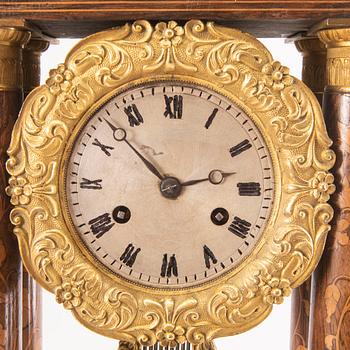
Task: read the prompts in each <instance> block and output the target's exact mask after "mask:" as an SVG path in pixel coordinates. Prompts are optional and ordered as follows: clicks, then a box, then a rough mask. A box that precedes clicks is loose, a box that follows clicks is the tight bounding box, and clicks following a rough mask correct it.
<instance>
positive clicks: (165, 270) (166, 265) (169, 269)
mask: <svg viewBox="0 0 350 350" xmlns="http://www.w3.org/2000/svg"><path fill="white" fill-rule="evenodd" d="M160 275H161V276H162V277H165V276H167V277H171V275H174V276H175V277H177V276H178V271H177V262H176V258H175V254H173V255H172V256H171V257H170V259H169V261H168V254H164V256H163V263H162V268H161V271H160Z"/></svg>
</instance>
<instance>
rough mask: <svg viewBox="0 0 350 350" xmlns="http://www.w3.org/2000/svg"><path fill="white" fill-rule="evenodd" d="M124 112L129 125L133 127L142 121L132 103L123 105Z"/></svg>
mask: <svg viewBox="0 0 350 350" xmlns="http://www.w3.org/2000/svg"><path fill="white" fill-rule="evenodd" d="M124 112H125V114H126V115H127V117H128V120H129V124H130V126H132V127H134V126H138V125H140V124H142V123H143V118H142V115H141V113H140V112H139V110H138V109H137V107H136V105H135V104H134V103H133V104H132V105H131V106H128V107H125V108H124Z"/></svg>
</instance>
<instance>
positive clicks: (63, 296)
mask: <svg viewBox="0 0 350 350" xmlns="http://www.w3.org/2000/svg"><path fill="white" fill-rule="evenodd" d="M84 291H85V290H84V281H78V282H76V281H71V282H65V283H63V284H62V286H61V287H58V288H57V289H56V301H57V302H58V303H59V304H63V306H64V307H65V308H66V309H68V310H70V309H73V308H75V307H78V306H80V305H81V303H82V295H83V293H84Z"/></svg>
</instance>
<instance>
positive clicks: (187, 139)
mask: <svg viewBox="0 0 350 350" xmlns="http://www.w3.org/2000/svg"><path fill="white" fill-rule="evenodd" d="M141 91H142V94H141ZM131 95H132V96H131ZM164 96H168V97H174V96H181V97H182V107H183V109H182V112H181V113H182V114H181V119H179V120H178V121H176V119H178V118H170V115H169V114H168V115H167V117H165V116H164V115H163V114H164V106H165V105H166V103H165V98H164ZM169 101H170V103H171V108H172V109H171V112H172V113H174V100H172V101H171V100H170V99H169ZM178 101H179V100H178ZM133 104H134V105H135V106H137V109H138V111H139V112H140V114H141V115H142V118H143V123H140V124H139V125H138V126H136V125H135V126H131V125H130V123H129V119H128V117H127V115H126V114H125V112H124V108H127V107H128V106H132V105H133ZM117 106H118V107H117ZM177 108H178V107H177ZM106 110H107V111H108V112H109V115H108V114H107V113H106ZM212 114H213V116H212V118H211V120H209V117H210V116H211V115H212ZM133 115H134V114H133ZM134 116H135V115H134ZM176 116H177V115H176ZM169 119H173V121H170V120H169ZM107 120H108V121H109V122H110V123H115V124H114V125H113V127H114V128H113V129H112V128H111V126H110V125H109V123H108V122H106V121H107ZM207 122H208V123H209V124H210V125H209V127H208V128H206V127H205V125H206V123H207ZM91 125H94V126H95V128H92V127H91ZM207 125H208V124H207ZM85 128H86V130H88V132H89V134H90V135H91V137H87V136H86V137H85V138H84V137H82V138H81V141H80V143H79V145H80V146H79V145H77V150H76V153H74V152H75V151H74V150H73V155H74V154H76V157H78V152H79V153H80V154H81V155H79V158H76V159H72V161H73V162H74V161H76V162H78V163H79V164H80V165H79V169H76V168H75V169H74V170H73V171H75V172H77V173H78V176H77V178H78V179H79V180H78V185H76V184H75V185H73V184H72V185H71V186H72V191H71V192H77V193H71V194H70V195H71V196H72V198H74V199H75V200H74V203H79V204H77V205H76V206H74V205H73V204H72V210H74V211H75V210H79V213H82V215H83V217H78V218H76V219H77V220H78V219H81V220H82V219H83V218H87V219H85V220H86V223H87V225H88V227H87V228H90V230H89V233H88V234H83V233H86V232H87V230H86V227H85V230H84V232H81V233H80V235H81V237H82V239H83V240H84V241H85V242H86V245H87V246H88V249H90V248H89V247H90V242H91V241H93V239H92V237H94V239H95V240H96V242H98V246H99V247H101V249H99V250H98V251H96V248H97V247H96V244H97V243H94V244H91V252H92V254H94V255H95V257H96V258H97V259H98V260H99V261H100V262H101V263H102V264H104V265H105V266H106V267H108V268H109V269H110V270H112V271H113V272H115V273H117V274H119V275H121V276H123V277H125V278H127V279H128V280H131V281H134V282H136V283H141V284H146V285H149V286H155V287H156V286H160V287H164V288H173V287H175V288H176V287H180V288H183V287H186V286H192V285H197V284H200V283H203V282H205V281H209V280H211V279H213V278H215V277H218V276H221V274H222V273H224V271H228V270H230V269H232V268H234V267H235V266H236V265H237V264H238V263H239V261H240V260H241V259H243V258H244V257H245V256H247V254H249V252H250V251H251V250H252V249H254V246H255V244H256V242H257V241H258V239H259V237H260V234H261V232H262V230H263V229H264V226H265V222H266V220H262V219H261V217H268V214H269V212H270V207H269V206H268V205H267V204H263V203H262V202H261V201H262V200H263V198H262V197H263V196H255V200H253V201H252V202H250V204H248V202H246V201H248V200H250V198H248V197H249V196H239V191H238V187H237V184H238V183H244V184H247V183H250V182H256V183H259V184H260V188H261V192H262V193H263V191H264V190H265V189H268V188H271V189H273V173H272V170H271V169H272V166H271V162H270V158H269V157H267V158H264V159H263V160H261V157H263V156H264V155H268V153H267V150H268V148H267V147H266V145H265V144H264V143H263V139H262V138H261V137H260V135H259V132H258V130H257V129H256V127H255V126H254V124H253V123H252V122H251V121H250V119H249V118H248V116H247V115H246V114H245V113H244V112H242V111H240V110H238V108H237V107H236V106H235V105H234V104H232V103H230V101H228V100H226V99H225V98H222V97H221V96H219V95H218V94H217V93H215V92H214V91H210V90H208V91H207V90H206V89H204V88H199V87H195V86H186V85H184V86H183V85H180V86H177V85H172V84H170V83H169V84H164V86H162V85H160V86H150V87H147V86H145V87H143V88H142V89H134V90H132V91H130V92H127V93H125V94H123V95H121V96H117V97H115V98H112V99H111V100H110V101H109V102H108V103H107V104H106V105H105V106H104V108H101V109H99V110H98V112H96V114H95V115H94V116H93V117H92V118H91V121H90V122H89V123H88V124H87V125H86V126H85ZM118 128H119V129H120V130H122V131H123V130H124V131H125V132H126V135H125V136H126V140H127V141H128V142H129V144H130V145H131V146H133V147H134V149H136V150H137V152H138V153H139V154H141V155H142V157H143V158H144V159H145V160H146V161H148V162H150V163H153V164H152V165H153V166H155V165H157V171H158V173H159V174H158V175H160V176H161V177H160V176H157V175H156V174H155V173H153V175H156V176H149V175H146V174H147V171H150V172H151V169H150V168H148V166H147V168H148V169H146V163H144V161H143V160H142V159H141V158H140V160H142V163H144V164H143V165H140V162H139V161H138V159H137V158H139V156H138V155H137V157H135V155H136V154H135V155H133V153H136V152H135V151H134V149H133V150H130V151H131V152H129V151H127V148H128V147H129V148H131V147H130V145H127V144H126V142H125V141H124V137H122V138H120V141H116V140H115V139H114V136H115V131H116V130H117V129H118ZM188 130H191V133H190V134H189V133H188ZM219 130H223V131H222V132H220V133H219ZM111 131H112V132H111ZM85 133H86V132H85ZM81 135H84V132H82V133H81ZM218 135H220V137H218ZM118 138H119V137H118ZM95 139H96V140H98V142H97V141H95ZM242 141H245V142H244V144H243V150H242V146H241V145H240V146H239V147H236V146H237V145H239V144H240V143H242ZM93 142H95V144H92V143H93ZM82 143H84V144H85V145H86V146H84V145H83V144H82ZM124 143H125V146H123V144H124ZM101 145H102V146H101ZM197 145H198V146H197ZM213 145H215V147H213ZM103 146H108V148H107V149H103V148H104V147H103ZM263 146H264V147H263ZM109 147H112V148H113V149H110V148H109ZM258 149H259V150H258ZM105 150H106V151H107V152H108V153H109V155H108V154H106V153H105ZM228 150H230V151H229V152H228ZM236 153H237V155H235V154H236ZM232 155H233V156H232ZM158 165H159V169H158ZM257 165H258V166H257ZM160 169H162V171H160ZM210 169H222V170H220V172H221V173H222V174H224V176H223V179H224V181H219V182H218V184H219V186H213V184H212V183H210V181H208V178H209V177H207V178H205V176H206V175H205V174H208V173H209V172H210ZM153 170H154V169H153ZM163 171H164V173H163ZM107 174H108V175H107ZM203 175H204V176H203ZM72 176H73V175H72ZM169 176H170V177H171V176H175V177H177V176H178V178H179V179H181V180H182V181H179V182H180V183H181V184H182V185H183V186H184V187H183V190H182V192H181V193H180V195H179V196H176V197H175V198H174V199H173V200H170V201H169V200H168V199H166V198H164V200H166V201H167V202H166V203H167V206H169V208H168V209H165V208H166V206H165V205H164V202H163V199H161V198H162V197H161V196H162V195H161V193H160V191H159V187H158V186H159V182H161V181H163V179H164V178H167V177H168V178H169ZM83 177H84V178H85V179H87V180H89V181H94V180H99V179H102V180H103V181H102V182H101V184H102V189H100V190H98V191H96V190H88V189H85V191H84V189H80V188H79V182H80V180H81V179H82V178H83ZM264 177H265V178H268V177H271V179H264ZM215 179H216V177H215ZM214 181H216V180H214ZM72 182H74V181H72ZM186 183H188V184H186ZM197 184H198V185H197ZM92 185H93V184H92ZM192 185H193V186H192ZM93 186H94V185H93ZM77 187H78V188H77ZM243 187H244V186H243ZM210 189H211V190H210ZM234 189H236V190H234ZM209 190H210V192H208V193H207V192H206V191H209ZM249 190H250V189H249ZM255 190H256V189H255V188H254V189H253V192H254V191H255ZM89 193H90V197H88V194H89ZM201 193H202V195H204V196H208V198H210V200H208V199H206V200H204V201H200V202H199V201H198V198H199V196H200V195H201ZM209 193H210V194H209ZM267 193H271V194H273V190H272V191H270V192H267ZM93 194H94V195H93ZM92 195H93V197H91V196H92ZM268 197H269V196H266V195H265V196H264V198H268ZM271 197H272V196H271ZM189 198H192V199H191V200H189ZM257 199H258V200H257ZM91 200H93V201H94V202H95V203H96V205H98V207H99V208H100V209H99V210H93V207H92V206H91V207H90V206H88V205H87V203H89V202H91ZM72 203H73V202H72ZM162 203H163V204H162ZM191 203H193V204H191ZM219 203H220V204H219ZM235 203H237V204H235ZM264 203H266V201H265V202H264ZM120 206H122V207H126V208H129V209H130V210H131V216H130V219H129V220H128V221H127V222H125V223H122V222H120V223H118V221H116V220H115V219H114V216H113V215H114V214H113V213H114V210H115V208H117V207H120ZM75 207H76V208H77V209H73V208H75ZM246 207H249V212H250V214H248V215H246V214H245V211H244V208H246ZM263 207H264V208H263ZM266 207H268V208H266ZM199 208H201V209H200V210H199ZM220 208H222V209H220ZM218 209H220V210H222V212H223V213H224V214H225V213H226V212H227V215H226V216H227V218H226V216H225V215H224V218H223V220H222V221H217V220H219V219H220V218H219V217H218V218H215V220H214V221H215V222H218V223H221V222H222V225H220V224H216V223H214V222H213V221H212V218H211V215H212V213H213V211H214V210H218ZM220 210H219V211H218V212H217V213H216V212H215V213H216V214H218V213H219V212H220ZM77 213H78V212H77ZM105 213H107V214H108V217H103V218H99V216H101V215H103V214H105ZM112 214H113V215H112ZM115 215H117V214H116V213H115ZM189 216H191V219H189ZM193 217H195V221H193ZM235 217H239V218H241V219H242V220H243V219H244V220H246V221H247V222H249V223H251V227H249V230H248V233H247V234H245V233H244V234H243V236H244V237H245V238H244V239H243V238H241V237H239V236H238V235H237V234H234V233H232V232H230V230H228V227H229V226H230V225H232V223H233V221H234V218H235ZM93 218H95V219H96V218H98V220H97V221H99V222H98V223H95V226H93V227H92V225H93V224H94V222H90V221H91V220H93ZM72 219H73V221H74V220H75V218H74V215H73V217H72ZM109 220H111V222H109ZM118 220H120V219H118ZM208 220H209V224H208ZM102 221H103V222H102ZM105 221H106V222H105ZM107 221H108V222H107ZM100 222H101V225H100ZM81 223H82V222H81V221H80V222H79V223H77V224H76V226H77V227H78V226H79V225H80V224H81ZM110 224H114V225H113V226H112V227H111V228H109V225H110ZM256 225H258V226H259V227H257V226H256ZM99 226H101V227H102V231H103V230H104V226H106V227H107V228H109V230H108V231H106V232H98V231H99ZM231 227H232V226H231ZM81 229H84V227H82V228H81ZM79 230H80V228H79ZM194 231H196V232H198V236H197V238H196V240H194V238H192V236H193V234H192V233H191V232H194ZM94 232H95V234H94ZM97 236H98V237H97ZM214 238H215V239H214ZM213 239H214V240H213ZM129 244H132V245H133V247H134V251H133V252H136V251H137V249H141V251H139V252H138V253H137V256H136V258H135V260H134V261H133V260H130V257H131V256H132V253H131V254H129V255H128V254H127V252H126V250H127V249H126V248H127V247H128V246H129ZM93 245H94V248H93ZM204 246H206V247H208V249H210V251H211V252H212V253H213V256H212V255H210V254H209V251H208V250H206V251H205V252H204V248H203V247H204ZM188 247H191V249H189V248H188ZM125 252H126V253H125ZM240 252H241V253H240ZM123 253H125V254H124V256H123ZM164 255H167V256H166V259H164ZM120 258H122V260H121V261H120ZM115 260H117V261H118V262H119V261H120V263H118V264H117V263H116V262H115ZM163 260H164V261H163ZM189 260H190V261H191V263H189ZM163 265H164V267H163Z"/></svg>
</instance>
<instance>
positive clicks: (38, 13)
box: [0, 0, 350, 37]
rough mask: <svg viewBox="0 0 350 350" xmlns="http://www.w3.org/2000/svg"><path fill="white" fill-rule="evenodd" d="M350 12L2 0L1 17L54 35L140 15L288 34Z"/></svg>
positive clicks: (274, 4)
mask: <svg viewBox="0 0 350 350" xmlns="http://www.w3.org/2000/svg"><path fill="white" fill-rule="evenodd" d="M347 16H350V2H349V1H344V0H343V1H341V0H331V1H324V0H320V1H318V0H305V1H296V0H287V1H279V0H270V1H263V0H197V1H193V0H168V1H159V0H152V1H146V0H101V1H97V0H85V1H72V0H70V1H68V0H58V1H57V0H56V1H50V0H47V1H0V18H11V19H18V18H24V19H28V20H29V21H31V22H32V23H33V24H35V25H36V26H38V27H39V28H40V29H41V30H42V31H43V32H44V33H45V34H48V35H51V36H54V37H84V36H86V35H88V34H91V33H94V32H97V31H99V30H102V29H104V28H108V27H111V26H114V25H118V24H120V23H122V22H125V21H132V20H136V19H148V20H169V19H175V20H178V21H184V20H188V19H191V18H194V19H202V20H215V21H217V22H220V23H224V24H226V25H232V26H234V27H237V28H241V29H243V30H245V31H248V32H250V33H252V34H253V35H256V36H260V37H275V36H279V35H282V34H283V35H289V34H293V33H296V32H299V31H303V30H307V29H309V28H310V27H311V26H312V25H313V24H315V23H317V22H319V21H321V20H323V19H325V18H332V17H347Z"/></svg>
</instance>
